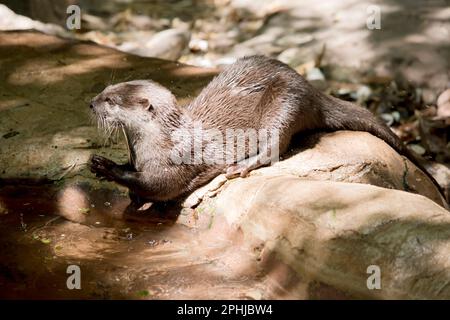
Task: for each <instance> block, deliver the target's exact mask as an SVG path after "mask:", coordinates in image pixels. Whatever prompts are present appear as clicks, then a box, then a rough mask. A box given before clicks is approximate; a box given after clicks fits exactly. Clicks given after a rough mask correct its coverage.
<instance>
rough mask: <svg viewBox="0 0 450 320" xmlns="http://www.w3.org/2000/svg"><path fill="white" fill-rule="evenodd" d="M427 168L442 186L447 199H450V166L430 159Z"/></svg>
mask: <svg viewBox="0 0 450 320" xmlns="http://www.w3.org/2000/svg"><path fill="white" fill-rule="evenodd" d="M425 169H427V170H428V172H430V173H431V174H432V175H433V177H434V179H436V181H437V183H439V185H440V186H441V188H442V190H443V191H444V194H445V196H446V198H447V201H449V200H450V168H449V167H448V166H446V165H444V164H442V163H438V162H431V161H428V162H426V164H425Z"/></svg>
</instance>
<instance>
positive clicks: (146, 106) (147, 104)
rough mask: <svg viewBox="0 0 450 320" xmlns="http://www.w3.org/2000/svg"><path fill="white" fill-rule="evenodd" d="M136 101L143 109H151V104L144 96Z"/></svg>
mask: <svg viewBox="0 0 450 320" xmlns="http://www.w3.org/2000/svg"><path fill="white" fill-rule="evenodd" d="M138 103H139V104H140V105H141V106H142V108H143V109H144V110H147V111H152V110H153V105H152V104H151V103H150V101H149V100H148V99H146V98H142V99H139V100H138Z"/></svg>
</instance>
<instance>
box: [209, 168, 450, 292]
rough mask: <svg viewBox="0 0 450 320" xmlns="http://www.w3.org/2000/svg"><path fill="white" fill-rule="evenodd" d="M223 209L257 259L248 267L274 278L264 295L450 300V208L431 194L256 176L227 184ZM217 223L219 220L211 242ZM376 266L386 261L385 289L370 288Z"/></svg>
mask: <svg viewBox="0 0 450 320" xmlns="http://www.w3.org/2000/svg"><path fill="white" fill-rule="evenodd" d="M249 199H251V201H249ZM219 216H223V217H224V218H225V219H226V221H227V224H228V225H230V226H232V227H233V229H234V230H235V232H234V233H232V232H230V231H229V233H230V235H229V237H230V238H232V237H233V235H234V237H240V238H243V239H245V242H244V243H245V246H249V247H250V250H249V252H251V253H250V257H248V259H249V260H250V261H252V260H253V261H254V262H253V263H250V262H249V263H248V265H247V267H246V269H244V270H246V271H247V273H245V274H246V275H250V274H252V272H253V273H255V272H256V270H260V271H259V272H260V273H261V274H262V275H263V276H264V278H265V279H267V283H273V286H270V285H269V286H266V287H265V288H264V293H263V298H265V299H270V298H290V299H293V298H297V299H298V298H302V299H305V298H306V299H319V298H322V299H324V298H328V299H330V298H332V299H349V298H376V299H430V298H431V299H449V298H450V287H448V286H445V285H443V284H445V283H448V282H449V280H450V271H449V270H450V258H449V254H448V252H449V250H450V240H449V239H450V229H449V228H448V225H449V223H450V215H449V212H448V211H447V210H445V209H443V208H442V207H440V206H438V205H437V204H435V203H433V202H432V201H430V200H429V199H427V198H425V197H422V196H418V195H414V194H412V193H406V192H402V191H396V190H389V189H385V188H380V187H375V186H370V185H364V184H355V183H342V182H330V181H308V180H303V179H301V178H298V177H295V176H289V175H273V176H253V177H249V178H245V179H239V180H237V181H235V182H233V183H232V184H229V185H228V187H227V188H226V189H224V190H223V191H222V193H221V194H220V195H219V196H218V199H217V209H216V215H215V217H216V219H219ZM216 228H217V229H216ZM219 230H223V227H222V228H220V226H219V225H215V226H213V227H212V229H211V230H210V234H211V236H210V238H208V239H210V241H213V239H214V238H213V237H214V235H216V236H217V233H218V232H220V231H219ZM370 266H375V268H379V270H380V272H381V289H382V290H369V288H368V286H367V283H368V278H369V276H370V275H371V272H368V270H369V267H370ZM372 273H373V271H372ZM324 289H325V290H324Z"/></svg>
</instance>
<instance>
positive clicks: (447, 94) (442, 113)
mask: <svg viewBox="0 0 450 320" xmlns="http://www.w3.org/2000/svg"><path fill="white" fill-rule="evenodd" d="M436 105H437V116H438V118H440V119H448V118H450V89H447V90H445V91H444V92H442V93H441V94H440V95H439V98H438V99H437V101H436Z"/></svg>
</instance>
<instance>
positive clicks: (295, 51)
mask: <svg viewBox="0 0 450 320" xmlns="http://www.w3.org/2000/svg"><path fill="white" fill-rule="evenodd" d="M303 58H304V57H303V55H302V49H300V48H296V47H294V48H288V49H286V50H284V51H283V52H281V53H280V54H279V55H278V57H277V59H278V60H280V61H281V62H284V63H286V64H288V65H290V66H291V67H296V66H298V65H299V64H301V63H302V62H304V61H303Z"/></svg>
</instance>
